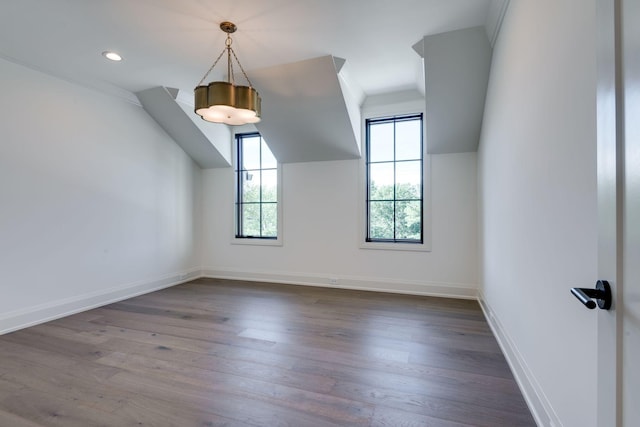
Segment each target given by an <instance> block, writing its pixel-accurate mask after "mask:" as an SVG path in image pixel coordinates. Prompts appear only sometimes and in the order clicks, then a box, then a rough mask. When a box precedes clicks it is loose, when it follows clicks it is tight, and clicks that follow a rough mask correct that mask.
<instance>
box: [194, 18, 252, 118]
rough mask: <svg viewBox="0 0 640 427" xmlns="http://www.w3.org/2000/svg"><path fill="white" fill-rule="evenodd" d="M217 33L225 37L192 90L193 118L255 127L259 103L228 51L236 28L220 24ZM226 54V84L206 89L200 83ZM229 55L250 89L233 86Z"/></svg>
mask: <svg viewBox="0 0 640 427" xmlns="http://www.w3.org/2000/svg"><path fill="white" fill-rule="evenodd" d="M220 29H221V30H222V31H224V32H225V33H227V40H226V42H225V47H224V49H223V50H222V52H221V53H220V55H218V58H217V59H216V60H215V62H214V63H213V65H212V66H211V68H209V71H207V73H206V74H205V75H204V77H202V79H201V80H200V83H198V86H197V87H196V88H195V90H194V92H195V103H194V105H195V108H194V110H195V112H196V114H198V115H199V116H200V117H202V119H203V120H206V121H208V122H213V123H225V124H228V125H233V126H238V125H244V124H247V123H258V122H259V121H260V113H261V108H260V107H261V105H260V104H261V102H262V100H261V99H260V95H258V92H257V91H256V90H255V89H254V88H253V87H252V85H251V81H250V80H249V77H248V76H247V73H245V71H244V69H243V68H242V65H241V64H240V61H239V60H238V57H237V56H236V53H235V51H234V50H233V48H232V47H231V43H232V40H231V33H234V32H235V31H236V30H237V27H236V25H235V24H234V23H232V22H223V23H221V24H220ZM225 52H226V53H227V81H226V82H224V81H218V82H211V83H209V84H208V85H203V84H202V83H203V82H204V80H205V79H206V78H207V76H208V75H209V73H211V71H212V70H213V68H214V67H215V66H216V64H217V63H218V61H220V58H222V55H224V53H225ZM232 54H233V58H234V59H235V61H236V62H237V63H238V66H239V67H240V70H241V71H242V75H243V76H244V78H245V79H246V80H247V83H248V84H249V86H237V85H236V84H235V81H234V75H233V63H232V58H231V55H232Z"/></svg>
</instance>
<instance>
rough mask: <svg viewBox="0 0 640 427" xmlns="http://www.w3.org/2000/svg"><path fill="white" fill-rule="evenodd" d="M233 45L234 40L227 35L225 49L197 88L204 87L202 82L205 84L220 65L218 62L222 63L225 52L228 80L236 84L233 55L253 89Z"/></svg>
mask: <svg viewBox="0 0 640 427" xmlns="http://www.w3.org/2000/svg"><path fill="white" fill-rule="evenodd" d="M231 43H233V40H231V36H230V35H229V34H227V40H226V41H225V47H224V49H222V52H220V55H218V57H217V58H216V60H215V62H214V63H213V65H212V66H211V67H210V68H209V69H208V70H207V72H206V73H205V74H204V76H202V78H201V79H200V81H199V82H198V84H197V85H196V87H197V86H200V85H202V82H204V81H205V79H206V78H207V76H208V75H209V74H211V71H213V69H214V68H215V66H216V65H218V62H219V61H220V58H222V55H224V52H225V51H226V52H227V80H228V81H229V83H232V84H235V81H234V77H233V61H232V60H231V54H232V53H233V57H234V58H235V60H236V62H237V63H238V66H239V67H240V71H242V75H243V76H244V78H245V79H246V80H247V83H249V87H251V88H252V87H253V84H252V83H251V80H249V76H247V73H246V72H245V71H244V68H242V64H241V63H240V60H239V59H238V56H237V55H236V51H235V50H233V48H232V47H231Z"/></svg>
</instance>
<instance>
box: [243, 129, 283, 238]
mask: <svg viewBox="0 0 640 427" xmlns="http://www.w3.org/2000/svg"><path fill="white" fill-rule="evenodd" d="M236 144H237V145H236V154H237V158H236V171H235V172H236V210H235V214H236V238H244V239H272V240H275V239H277V238H278V222H279V221H278V216H279V215H278V162H277V161H276V158H275V157H274V156H273V153H271V150H269V147H267V144H266V143H265V141H264V139H263V138H262V137H261V136H260V134H259V133H244V134H237V135H236Z"/></svg>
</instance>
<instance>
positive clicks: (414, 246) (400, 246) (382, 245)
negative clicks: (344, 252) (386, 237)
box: [360, 242, 431, 252]
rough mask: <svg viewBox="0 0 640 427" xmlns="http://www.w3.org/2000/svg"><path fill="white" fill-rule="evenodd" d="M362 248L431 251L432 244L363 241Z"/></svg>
mask: <svg viewBox="0 0 640 427" xmlns="http://www.w3.org/2000/svg"><path fill="white" fill-rule="evenodd" d="M360 249H374V250H383V251H405V252H431V246H430V245H427V244H426V243H390V242H363V243H360Z"/></svg>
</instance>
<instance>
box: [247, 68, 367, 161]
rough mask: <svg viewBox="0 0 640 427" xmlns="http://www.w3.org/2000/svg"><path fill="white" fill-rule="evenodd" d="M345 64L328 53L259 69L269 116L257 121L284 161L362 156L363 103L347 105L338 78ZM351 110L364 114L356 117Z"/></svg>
mask: <svg viewBox="0 0 640 427" xmlns="http://www.w3.org/2000/svg"><path fill="white" fill-rule="evenodd" d="M343 65H344V60H342V59H340V58H334V57H332V56H323V57H319V58H314V59H308V60H305V61H300V62H295V63H292V64H285V65H278V66H275V67H270V68H265V69H261V70H256V71H254V72H253V75H252V77H251V79H252V80H253V81H254V84H255V85H256V87H259V88H261V89H260V95H261V96H262V99H263V103H262V104H263V109H262V117H263V120H262V121H261V122H260V123H257V124H256V125H255V126H256V128H257V129H258V131H259V132H260V134H261V135H262V136H263V137H264V138H265V140H266V141H267V142H268V143H269V148H271V151H272V152H273V154H274V155H275V157H276V158H277V159H278V161H279V162H281V163H294V162H310V161H322V160H344V159H355V158H358V157H360V148H359V143H358V141H359V139H360V138H359V135H360V129H359V128H357V129H354V128H353V125H352V124H353V123H356V122H357V123H359V121H360V119H359V117H360V116H359V105H355V107H354V108H347V104H346V102H347V101H346V100H345V95H344V94H343V92H342V88H341V86H340V81H339V77H338V73H339V72H340V70H341V69H342V67H343ZM347 98H348V96H347ZM353 102H356V101H353ZM349 111H351V112H352V113H353V114H357V116H358V117H357V118H356V119H355V120H353V121H352V120H351V119H350V113H349Z"/></svg>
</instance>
